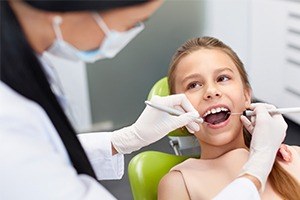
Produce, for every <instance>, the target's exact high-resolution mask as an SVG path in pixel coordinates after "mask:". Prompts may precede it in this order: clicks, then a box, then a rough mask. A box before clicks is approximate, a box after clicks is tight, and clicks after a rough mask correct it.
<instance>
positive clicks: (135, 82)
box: [58, 0, 300, 200]
mask: <svg viewBox="0 0 300 200" xmlns="http://www.w3.org/2000/svg"><path fill="white" fill-rule="evenodd" d="M145 26H146V28H145V30H144V31H143V32H142V33H141V34H140V35H138V36H137V37H136V38H135V39H134V40H133V41H132V42H131V43H129V45H128V46H127V47H126V48H125V49H124V50H122V52H121V53H119V54H118V55H117V56H116V58H114V59H113V60H102V61H99V62H97V63H94V64H91V65H88V66H87V67H82V68H80V69H77V72H74V69H72V68H71V67H70V68H68V67H66V68H64V69H60V71H58V73H59V75H60V76H61V80H62V82H63V85H64V87H65V90H66V95H67V97H68V98H69V99H70V101H71V102H72V105H71V106H72V109H73V111H74V114H75V115H76V116H77V121H78V122H80V123H78V126H77V129H78V131H79V132H90V131H111V130H115V129H119V128H121V127H124V126H128V125H130V124H132V123H133V122H134V121H135V120H136V119H137V118H138V116H139V114H140V113H141V112H142V110H143V109H144V107H145V105H144V101H145V100H146V98H147V95H148V93H149V91H150V89H151V87H152V86H153V84H154V83H155V82H156V81H158V80H159V79H161V78H162V77H164V76H166V74H167V71H168V66H169V62H170V60H171V56H172V55H173V53H174V52H175V50H176V49H177V48H178V47H179V46H180V45H181V44H182V43H183V42H185V41H186V40H187V39H189V38H192V37H199V36H205V35H207V36H213V37H217V38H219V39H221V40H222V41H223V42H225V43H226V44H228V45H229V46H231V47H232V48H233V50H235V51H236V52H237V54H238V55H239V57H240V58H241V60H242V61H243V62H244V64H245V67H246V69H247V71H248V73H249V76H250V81H251V84H252V87H253V92H254V97H255V98H256V99H257V100H259V101H265V102H269V103H272V104H275V105H276V106H277V107H299V106H300V78H299V77H300V0H185V1H180V0H177V1H175V0H167V1H166V2H165V3H164V4H163V6H162V7H161V8H160V9H159V10H158V11H157V12H156V13H155V14H154V15H153V16H152V17H151V18H150V19H149V20H148V21H147V22H145ZM62 70H63V71H62ZM79 72H81V73H79ZM82 72H83V73H82ZM70 74H71V76H70ZM66 75H67V76H66ZM74 80H75V82H76V83H74ZM286 117H287V120H288V123H289V129H288V135H287V139H286V143H288V144H297V145H300V127H299V124H300V114H290V115H286ZM149 149H151V150H159V151H164V152H170V153H173V150H172V149H171V148H170V147H169V144H168V139H167V138H165V139H163V140H161V141H159V142H157V143H155V144H153V145H151V146H149V147H146V148H144V149H141V150H140V151H139V152H141V151H145V150H149ZM139 152H135V153H134V154H132V155H126V156H125V160H126V169H125V170H127V164H128V162H129V161H130V159H131V158H132V157H133V156H134V155H136V154H137V153H139ZM101 183H102V184H104V185H105V186H106V187H107V188H108V189H109V190H110V191H111V192H112V193H113V194H114V195H115V196H116V197H117V198H118V199H125V200H126V199H132V196H131V191H130V186H129V183H128V178H127V172H126V173H125V174H124V177H123V179H122V180H120V181H102V182H101Z"/></svg>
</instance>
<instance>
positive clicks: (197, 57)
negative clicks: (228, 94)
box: [176, 49, 238, 74]
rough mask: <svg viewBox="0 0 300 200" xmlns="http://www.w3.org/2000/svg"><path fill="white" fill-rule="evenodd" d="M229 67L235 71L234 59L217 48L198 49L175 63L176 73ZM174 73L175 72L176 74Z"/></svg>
mask: <svg viewBox="0 0 300 200" xmlns="http://www.w3.org/2000/svg"><path fill="white" fill-rule="evenodd" d="M224 67H226V68H231V69H232V70H233V71H237V70H238V69H237V67H236V65H235V63H234V61H233V60H232V59H231V57H230V56H229V55H227V54H226V53H225V52H224V51H222V50H219V49H199V50H195V51H193V52H191V53H189V54H187V55H185V56H183V57H182V58H181V59H180V60H179V62H178V63H177V67H176V71H177V73H179V72H180V73H183V72H187V71H194V70H198V69H199V70H203V71H208V70H210V69H211V70H214V69H218V68H224ZM177 73H176V74H177Z"/></svg>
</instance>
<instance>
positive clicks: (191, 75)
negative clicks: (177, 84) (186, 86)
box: [181, 67, 234, 84]
mask: <svg viewBox="0 0 300 200" xmlns="http://www.w3.org/2000/svg"><path fill="white" fill-rule="evenodd" d="M223 71H230V72H232V73H234V72H233V70H232V69H231V68H229V67H224V68H219V69H217V70H215V71H214V74H218V73H220V72H223ZM200 78H203V76H202V75H201V74H199V73H194V74H190V75H188V76H187V77H185V78H184V79H183V80H182V81H181V83H182V84H183V83H185V82H186V81H188V80H190V79H200Z"/></svg>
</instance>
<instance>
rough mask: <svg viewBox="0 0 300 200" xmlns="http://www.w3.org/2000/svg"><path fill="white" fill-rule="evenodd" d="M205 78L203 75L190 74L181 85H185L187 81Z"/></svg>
mask: <svg viewBox="0 0 300 200" xmlns="http://www.w3.org/2000/svg"><path fill="white" fill-rule="evenodd" d="M202 77H203V76H202V75H201V74H198V73H194V74H190V75H188V76H187V77H185V78H184V79H183V80H182V81H181V83H185V82H186V81H188V80H189V79H199V78H202Z"/></svg>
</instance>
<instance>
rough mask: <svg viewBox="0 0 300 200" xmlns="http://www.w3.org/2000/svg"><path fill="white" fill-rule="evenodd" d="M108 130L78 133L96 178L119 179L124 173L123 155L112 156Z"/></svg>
mask: <svg viewBox="0 0 300 200" xmlns="http://www.w3.org/2000/svg"><path fill="white" fill-rule="evenodd" d="M111 134H112V133H110V132H94V133H83V134H79V135H78V138H79V140H80V142H81V145H82V146H83V148H84V150H85V152H86V154H87V156H88V158H89V160H90V162H91V164H92V167H93V169H94V171H95V173H96V176H97V179H98V180H109V179H121V178H122V176H123V174H124V155H123V154H116V155H113V156H112V149H111V141H110V138H111Z"/></svg>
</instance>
